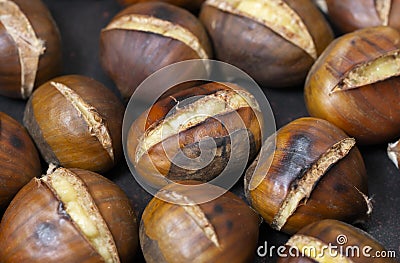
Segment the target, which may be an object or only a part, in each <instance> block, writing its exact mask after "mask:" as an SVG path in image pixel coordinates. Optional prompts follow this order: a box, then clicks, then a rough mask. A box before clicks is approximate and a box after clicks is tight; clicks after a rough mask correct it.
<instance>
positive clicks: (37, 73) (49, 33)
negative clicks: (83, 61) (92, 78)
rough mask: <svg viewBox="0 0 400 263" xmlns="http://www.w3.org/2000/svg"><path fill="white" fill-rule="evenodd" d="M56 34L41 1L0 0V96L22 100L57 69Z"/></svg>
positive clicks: (59, 64) (57, 41)
mask: <svg viewBox="0 0 400 263" xmlns="http://www.w3.org/2000/svg"><path fill="white" fill-rule="evenodd" d="M61 55H62V54H61V39H60V34H59V31H58V28H57V25H56V24H55V22H54V20H53V18H52V16H51V14H50V12H49V10H48V9H47V7H46V6H45V5H44V4H43V2H42V1H41V0H30V1H26V0H2V1H1V2H0V61H1V62H2V63H1V65H0V95H4V96H8V97H11V98H19V99H26V98H28V97H29V96H30V95H31V93H32V90H33V89H34V88H35V87H36V86H38V85H40V84H42V83H44V82H45V81H47V80H49V79H51V78H53V77H54V76H56V75H57V74H59V72H60V70H61Z"/></svg>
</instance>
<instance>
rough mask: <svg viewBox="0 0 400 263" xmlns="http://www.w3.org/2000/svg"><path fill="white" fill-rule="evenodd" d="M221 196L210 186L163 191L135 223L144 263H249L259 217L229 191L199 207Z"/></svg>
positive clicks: (255, 242) (184, 187) (219, 189)
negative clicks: (206, 199) (207, 198)
mask: <svg viewBox="0 0 400 263" xmlns="http://www.w3.org/2000/svg"><path fill="white" fill-rule="evenodd" d="M185 183H186V184H188V182H185ZM192 183H194V182H192ZM221 192H226V190H224V189H222V188H219V187H217V186H214V185H211V184H209V185H207V184H203V185H202V187H200V188H192V187H190V186H182V185H179V184H170V185H168V186H166V187H165V188H162V189H161V190H160V191H159V192H158V193H157V195H156V196H155V197H154V198H153V199H152V200H151V201H150V203H149V204H148V205H147V207H146V208H145V210H144V212H143V216H142V220H141V222H140V228H139V238H140V245H141V248H142V251H143V255H144V258H145V260H146V262H148V263H156V262H157V263H159V262H182V263H183V262H251V260H252V259H253V258H254V254H255V253H254V251H255V250H256V246H257V240H258V228H259V223H260V218H259V217H258V216H257V214H256V213H255V212H254V211H253V210H252V209H251V208H250V207H249V206H248V205H247V204H246V203H245V202H243V200H241V199H240V198H239V197H237V196H236V195H234V194H233V193H231V192H226V193H224V194H222V195H220V196H219V197H217V198H215V199H212V200H210V201H208V202H203V203H198V200H199V199H203V198H204V197H208V196H214V195H215V194H217V195H219V194H220V193H221Z"/></svg>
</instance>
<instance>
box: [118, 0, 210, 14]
mask: <svg viewBox="0 0 400 263" xmlns="http://www.w3.org/2000/svg"><path fill="white" fill-rule="evenodd" d="M117 1H118V2H119V3H120V4H121V5H123V6H128V5H132V4H137V3H141V2H149V1H148V0H117ZM204 1H205V0H158V2H166V3H169V4H172V5H176V6H179V7H183V8H185V9H188V10H190V11H192V12H195V11H198V10H199V9H200V7H201V5H202V4H203V2H204ZM154 2H155V1H154Z"/></svg>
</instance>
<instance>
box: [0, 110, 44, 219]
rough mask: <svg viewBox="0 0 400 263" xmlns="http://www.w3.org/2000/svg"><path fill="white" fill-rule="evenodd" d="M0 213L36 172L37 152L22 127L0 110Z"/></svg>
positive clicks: (39, 169)
mask: <svg viewBox="0 0 400 263" xmlns="http://www.w3.org/2000/svg"><path fill="white" fill-rule="evenodd" d="M0 171H1V173H0V213H1V212H3V211H4V210H5V209H6V207H7V206H8V204H9V203H10V201H11V199H12V198H13V197H14V195H15V194H16V193H17V192H18V191H19V189H21V188H22V187H23V186H24V185H25V184H27V183H28V182H29V181H30V180H31V179H32V178H33V177H37V176H40V174H41V167H40V160H39V154H38V152H37V150H36V148H35V145H34V144H33V142H32V140H31V138H30V137H29V134H28V133H27V132H26V130H25V128H24V127H23V126H22V125H21V124H19V123H18V121H16V120H14V119H13V118H12V117H10V116H8V115H7V114H5V113H3V112H0Z"/></svg>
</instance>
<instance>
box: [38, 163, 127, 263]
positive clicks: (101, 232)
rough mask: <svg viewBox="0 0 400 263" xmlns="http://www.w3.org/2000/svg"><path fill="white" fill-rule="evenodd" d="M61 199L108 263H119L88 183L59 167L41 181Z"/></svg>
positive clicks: (69, 213) (113, 243)
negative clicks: (87, 185)
mask: <svg viewBox="0 0 400 263" xmlns="http://www.w3.org/2000/svg"><path fill="white" fill-rule="evenodd" d="M38 183H45V184H46V185H47V186H48V187H49V188H50V189H51V190H52V192H53V193H54V194H55V195H56V196H57V197H58V198H59V199H60V201H61V202H62V204H63V208H64V210H65V211H66V212H67V213H68V215H69V216H70V218H71V219H72V221H73V222H74V224H75V225H76V226H77V227H78V228H79V229H80V231H81V232H82V234H84V236H85V237H86V238H87V240H88V241H89V242H90V244H91V245H92V246H93V248H94V249H95V250H96V251H97V252H98V253H99V254H100V255H101V256H102V258H103V259H104V261H105V262H106V263H118V262H120V260H119V257H118V252H117V248H116V245H115V242H114V239H113V236H112V234H111V232H110V230H109V229H108V227H107V224H106V222H105V221H104V219H103V218H102V216H101V214H100V212H99V210H98V208H97V206H96V204H95V202H94V200H93V198H92V197H91V195H90V193H89V191H88V189H87V187H86V186H85V183H84V182H83V181H82V180H81V179H80V178H79V177H77V176H76V175H75V174H74V173H73V172H71V171H69V170H67V169H64V168H58V169H56V170H55V171H53V172H50V173H49V174H48V175H46V176H44V177H42V178H41V179H38Z"/></svg>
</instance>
